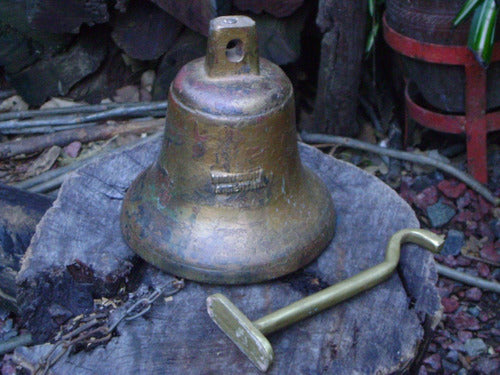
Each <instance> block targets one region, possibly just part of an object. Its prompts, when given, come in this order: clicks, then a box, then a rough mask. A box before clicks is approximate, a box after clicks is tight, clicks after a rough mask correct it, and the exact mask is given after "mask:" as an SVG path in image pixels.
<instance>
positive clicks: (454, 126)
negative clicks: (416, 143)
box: [405, 82, 465, 134]
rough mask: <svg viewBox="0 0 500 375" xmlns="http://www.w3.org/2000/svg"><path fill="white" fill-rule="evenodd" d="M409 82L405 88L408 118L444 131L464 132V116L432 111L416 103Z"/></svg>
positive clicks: (452, 132)
mask: <svg viewBox="0 0 500 375" xmlns="http://www.w3.org/2000/svg"><path fill="white" fill-rule="evenodd" d="M411 84H412V83H411V82H410V83H409V84H407V85H406V90H405V102H406V110H407V112H408V116H409V117H410V119H412V120H415V121H416V122H418V123H419V124H420V125H423V126H425V127H426V128H430V129H433V130H437V131H441V132H445V133H451V134H463V133H464V132H465V116H461V115H447V114H444V113H439V112H434V111H432V110H430V109H427V108H424V107H422V106H420V105H418V104H417V103H416V102H415V101H414V99H413V98H412V97H411V95H410V92H409V91H410V90H409V88H410V85H411Z"/></svg>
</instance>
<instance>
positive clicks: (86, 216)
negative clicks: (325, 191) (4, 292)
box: [15, 141, 441, 375]
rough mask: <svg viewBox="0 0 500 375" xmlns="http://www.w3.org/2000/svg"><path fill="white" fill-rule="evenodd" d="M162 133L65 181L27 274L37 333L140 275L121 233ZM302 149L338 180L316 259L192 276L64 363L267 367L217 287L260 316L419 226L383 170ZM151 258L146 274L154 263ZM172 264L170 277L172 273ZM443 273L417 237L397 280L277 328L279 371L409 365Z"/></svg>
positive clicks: (33, 355) (73, 370) (26, 264)
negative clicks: (302, 264)
mask: <svg viewBox="0 0 500 375" xmlns="http://www.w3.org/2000/svg"><path fill="white" fill-rule="evenodd" d="M159 143H160V142H159V141H154V142H153V141H147V142H145V143H143V144H141V145H138V146H134V147H132V148H129V149H126V150H125V151H121V152H119V153H113V154H109V155H108V156H106V157H103V158H100V159H98V160H97V161H95V162H92V163H91V164H88V165H87V166H85V167H83V168H81V169H79V170H78V171H77V172H75V173H74V174H72V175H71V176H70V177H69V178H68V179H67V180H66V181H65V183H64V184H63V186H62V187H61V189H60V192H59V195H58V197H57V200H56V201H55V203H54V205H53V206H52V208H51V209H50V210H49V211H48V212H47V213H46V215H45V216H44V217H43V219H42V221H41V222H40V224H39V225H38V227H37V231H36V234H35V236H34V238H33V240H32V242H31V245H30V247H29V249H28V251H27V253H26V256H25V258H24V259H23V264H22V269H21V271H20V273H19V275H18V280H17V281H18V285H19V287H20V289H21V293H20V295H21V298H20V304H21V308H22V310H23V313H24V318H25V319H27V320H28V326H29V327H30V329H31V330H32V333H33V335H34V336H35V338H36V339H38V340H40V338H47V337H48V336H49V335H50V333H52V332H53V330H54V329H55V327H56V324H55V322H54V321H53V318H56V317H55V316H51V312H52V313H53V312H55V311H61V310H62V311H66V312H67V313H71V312H72V313H74V314H77V313H80V312H82V311H83V310H85V309H86V308H90V307H91V301H92V298H93V296H94V297H96V296H99V295H102V294H103V293H107V294H108V295H109V294H111V293H113V288H112V287H111V286H116V285H118V284H120V283H122V282H123V281H124V280H125V278H127V277H131V276H133V275H139V273H138V272H137V269H138V268H137V267H136V268H134V264H137V263H138V260H137V257H135V256H134V254H133V253H132V251H131V250H130V249H129V248H128V247H127V246H126V244H125V243H124V241H123V239H122V237H121V234H120V227H119V213H120V208H121V202H122V199H123V197H124V194H125V191H126V190H127V188H128V186H129V185H130V183H131V181H132V180H133V179H134V178H135V177H136V176H137V175H138V174H139V173H140V172H141V171H142V170H144V168H146V167H147V166H148V165H149V164H150V163H152V162H153V161H154V160H155V159H156V156H157V153H158V149H159ZM300 154H301V157H302V160H303V163H304V164H305V165H307V166H308V167H310V168H311V169H312V170H313V171H315V172H316V173H317V174H318V175H319V176H320V177H321V178H322V179H323V180H324V181H325V183H326V184H327V186H328V188H329V189H330V191H331V194H332V197H333V200H334V203H335V208H336V213H337V223H336V225H337V227H336V235H335V237H334V239H333V241H332V242H331V244H330V245H329V246H328V248H327V249H326V250H325V251H324V253H323V254H322V255H321V256H320V257H319V258H318V259H317V260H316V261H314V262H313V263H311V264H310V265H309V266H307V267H306V268H304V269H302V270H300V271H298V272H296V273H294V274H292V275H289V276H286V277H282V278H280V279H278V280H275V281H271V282H266V283H261V284H257V285H250V286H231V287H226V286H211V285H207V284H198V283H195V282H187V283H186V287H185V289H183V290H181V291H180V292H179V293H178V294H176V295H175V296H174V297H173V299H172V300H170V301H166V300H164V299H161V298H160V299H159V300H157V302H156V303H155V304H154V305H153V307H152V309H151V311H150V312H149V313H147V314H146V315H144V316H143V317H141V318H138V319H135V320H133V321H127V322H122V323H121V324H120V325H119V326H118V336H117V337H114V338H113V339H112V341H111V342H110V343H108V344H107V346H105V347H99V348H96V349H95V350H93V351H91V352H80V353H77V354H74V355H71V356H70V357H68V358H67V359H64V360H63V361H61V362H60V363H58V364H56V365H55V366H54V367H53V368H52V369H51V371H52V373H53V374H108V373H120V374H165V373H168V374H207V373H210V374H216V373H217V374H218V373H226V374H236V373H239V374H254V373H255V374H258V371H257V370H256V368H254V367H253V365H252V364H251V363H250V362H249V361H248V360H247V359H246V357H245V356H244V355H243V354H242V353H240V351H239V350H238V349H237V348H236V347H235V346H234V345H233V344H232V343H231V342H230V341H229V339H227V338H226V336H225V335H224V334H223V333H222V332H220V331H219V329H218V328H217V327H216V326H215V324H213V323H212V321H211V320H210V318H209V317H208V314H207V312H206V307H205V299H206V297H207V296H209V295H210V294H212V293H216V292H220V293H223V294H225V295H226V296H228V297H229V298H230V299H231V300H232V301H233V302H234V303H235V304H236V306H238V307H239V308H240V309H241V311H243V312H244V313H245V314H246V315H247V316H248V317H249V318H250V319H256V318H258V317H260V316H262V315H264V314H267V313H269V312H271V311H274V310H276V309H278V308H280V307H283V306H285V305H287V304H289V303H291V302H294V301H296V300H298V299H300V298H303V297H304V296H306V295H309V294H311V293H313V292H315V291H317V290H319V289H321V288H323V287H325V286H327V285H330V284H333V283H336V282H338V281H341V280H343V279H345V278H347V277H349V276H352V275H354V274H356V273H358V272H360V271H361V270H364V269H367V268H369V267H371V266H373V265H375V264H377V263H379V262H381V261H382V260H383V259H384V254H385V248H386V245H387V241H388V240H389V238H390V237H391V235H392V234H394V233H395V232H396V231H397V230H399V229H402V228H407V227H418V225H419V224H418V221H417V218H416V217H415V215H414V213H413V211H412V210H411V208H410V207H409V206H408V205H407V204H406V203H405V202H404V201H403V200H402V199H401V198H400V197H399V196H398V195H397V194H396V192H394V191H393V190H392V189H390V188H389V187H388V186H386V185H385V184H383V183H382V182H381V181H380V180H378V179H377V178H375V177H373V176H371V175H369V174H367V173H365V172H364V171H362V170H360V169H358V168H356V167H354V166H352V165H350V164H347V163H345V162H342V161H338V160H336V159H334V158H332V157H330V156H327V155H325V154H323V153H321V152H320V151H318V150H316V149H314V148H312V147H309V146H305V145H302V144H301V145H300ZM145 267H146V270H145V274H146V276H147V275H148V274H150V273H151V272H153V271H154V270H153V268H152V267H150V266H145ZM162 275H163V277H164V280H165V281H167V280H169V279H170V278H171V276H170V275H168V274H162ZM436 280H437V275H436V271H435V265H434V261H433V258H432V255H431V254H430V253H428V252H426V251H424V250H422V249H420V248H418V247H417V246H415V245H405V246H404V248H403V250H402V257H401V261H400V266H399V270H398V272H397V273H395V274H394V275H393V276H392V277H391V278H390V279H388V281H386V282H384V283H383V284H381V285H379V286H377V287H375V288H374V289H372V290H370V291H368V292H365V293H363V294H361V295H359V296H358V297H355V298H353V299H351V300H349V301H347V302H345V303H342V304H340V305H338V306H336V307H334V308H332V309H330V310H327V311H325V312H322V313H321V314H319V315H316V316H314V317H312V318H310V319H308V320H306V321H303V322H299V323H297V324H295V325H294V326H292V327H290V328H288V329H285V330H283V331H281V332H278V333H276V334H273V335H271V336H270V337H269V338H270V342H271V344H272V345H273V348H274V353H275V363H274V365H273V366H272V367H271V369H270V372H269V373H271V374H317V373H329V374H349V375H350V374H353V373H359V374H388V373H402V372H405V371H407V370H408V369H410V368H411V367H412V365H413V364H415V362H416V361H417V360H418V358H419V354H420V353H422V352H423V350H424V349H425V348H424V347H425V343H426V340H427V339H428V337H429V334H430V331H431V330H432V329H433V327H435V326H436V324H437V323H438V322H439V319H440V315H441V310H440V309H441V305H440V299H439V295H438V293H437V289H436V287H435V282H436ZM54 287H57V288H59V289H58V291H57V293H56V292H53V291H52V290H53V289H52V288H54ZM92 295H93V296H92ZM86 303H89V305H87V304H86ZM77 310H78V311H77ZM49 324H52V326H51V327H49V326H48V325H49ZM44 327H45V328H44ZM49 349H50V344H47V345H40V346H35V347H33V348H21V349H18V350H17V351H16V353H15V356H16V358H17V360H19V361H21V362H24V363H31V364H33V363H35V362H36V361H38V360H39V359H40V357H41V356H42V355H43V353H46V352H47V351H48V350H49Z"/></svg>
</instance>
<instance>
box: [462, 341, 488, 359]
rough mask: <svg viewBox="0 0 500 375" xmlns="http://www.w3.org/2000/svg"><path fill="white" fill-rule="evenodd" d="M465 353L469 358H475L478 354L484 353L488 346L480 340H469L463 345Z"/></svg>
mask: <svg viewBox="0 0 500 375" xmlns="http://www.w3.org/2000/svg"><path fill="white" fill-rule="evenodd" d="M464 348H465V351H466V352H467V354H468V355H470V356H471V357H476V356H478V355H480V354H483V353H486V351H487V350H488V346H486V344H485V343H484V341H483V340H481V339H469V340H467V341H466V342H465V344H464Z"/></svg>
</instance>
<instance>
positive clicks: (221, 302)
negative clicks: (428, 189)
mask: <svg viewBox="0 0 500 375" xmlns="http://www.w3.org/2000/svg"><path fill="white" fill-rule="evenodd" d="M406 242H413V243H416V244H418V245H420V246H422V247H424V248H426V249H427V250H429V251H432V252H435V253H436V252H439V251H440V250H441V248H442V247H443V244H444V239H443V238H442V237H441V236H439V235H437V234H434V233H432V232H430V231H428V230H425V229H402V230H400V231H398V232H396V233H395V234H393V235H392V237H391V239H390V240H389V243H388V244H387V248H386V253H385V260H384V261H383V262H382V263H379V264H378V265H376V266H373V267H371V268H369V269H367V270H365V271H362V272H360V273H358V274H356V275H354V276H352V277H350V278H348V279H346V280H344V281H341V282H339V283H337V284H334V285H332V286H329V287H328V288H325V289H323V290H321V291H319V292H316V293H314V294H312V295H310V296H308V297H305V298H303V299H301V300H298V301H296V302H294V303H292V304H290V305H288V306H286V307H283V308H281V309H279V310H277V311H275V312H273V313H271V314H268V315H266V316H264V317H262V318H260V319H258V320H256V321H255V322H251V321H250V320H249V319H248V318H247V317H246V316H245V315H244V314H243V313H242V312H241V311H240V310H239V309H238V308H237V307H236V306H235V305H233V303H232V302H231V301H230V300H228V299H227V298H226V297H225V296H224V295H222V294H219V293H217V294H213V295H211V296H210V297H208V298H207V311H208V314H209V315H210V317H211V318H212V320H213V321H214V322H215V323H216V324H217V325H218V326H219V328H220V329H221V330H222V331H223V332H224V333H225V334H226V335H227V336H228V337H229V338H230V339H231V340H232V341H233V342H234V343H235V344H236V345H237V346H238V348H240V350H241V351H242V352H243V353H245V355H246V356H247V357H248V358H249V359H250V360H251V361H252V363H253V364H254V365H255V366H256V367H257V368H258V369H259V370H261V371H267V369H268V368H269V366H270V365H271V364H272V362H273V358H274V354H273V349H272V347H271V344H270V343H269V341H268V340H267V339H266V337H265V336H264V335H267V334H271V333H273V332H275V331H278V330H280V329H282V328H285V327H287V326H289V325H291V324H293V323H296V322H298V321H300V320H303V319H306V318H308V317H310V316H312V315H315V314H317V313H319V312H321V311H323V310H325V309H327V308H330V307H332V306H334V305H336V304H338V303H340V302H342V301H345V300H346V299H348V298H351V297H353V296H355V295H357V294H359V293H361V292H364V291H365V290H368V289H370V288H372V287H374V286H375V285H377V284H379V283H381V282H382V281H384V280H386V279H387V278H389V276H391V275H392V273H393V272H394V270H395V269H396V267H397V265H398V263H399V256H400V253H401V246H402V245H403V244H404V243H406Z"/></svg>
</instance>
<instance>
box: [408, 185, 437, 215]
mask: <svg viewBox="0 0 500 375" xmlns="http://www.w3.org/2000/svg"><path fill="white" fill-rule="evenodd" d="M437 200H438V191H437V189H436V187H435V186H429V187H428V188H425V189H424V190H422V191H421V192H420V193H418V194H417V195H416V196H415V198H414V200H413V203H414V204H415V206H417V207H418V208H420V209H422V210H425V209H426V208H427V207H428V206H430V205H433V204H436V202H437Z"/></svg>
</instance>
